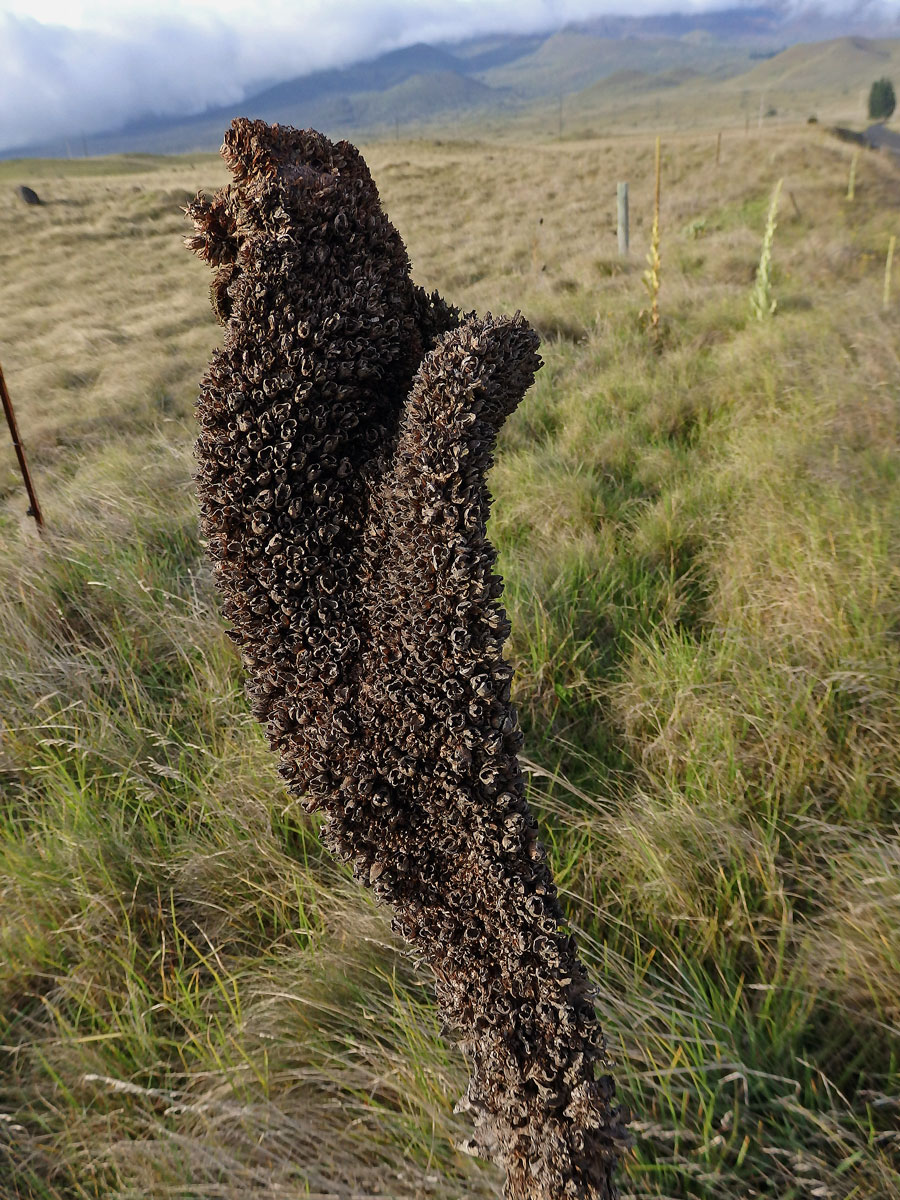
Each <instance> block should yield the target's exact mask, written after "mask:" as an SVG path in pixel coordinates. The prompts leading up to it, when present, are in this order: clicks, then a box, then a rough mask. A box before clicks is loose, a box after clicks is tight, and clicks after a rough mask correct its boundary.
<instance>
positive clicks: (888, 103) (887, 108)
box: [869, 79, 897, 121]
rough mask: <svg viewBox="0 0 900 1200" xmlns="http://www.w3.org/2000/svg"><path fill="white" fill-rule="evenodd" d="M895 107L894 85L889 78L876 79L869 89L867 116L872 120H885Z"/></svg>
mask: <svg viewBox="0 0 900 1200" xmlns="http://www.w3.org/2000/svg"><path fill="white" fill-rule="evenodd" d="M896 107H897V97H896V96H895V94H894V85H893V84H892V83H891V81H890V80H889V79H876V80H875V82H874V83H873V84H872V87H871V89H870V91H869V116H870V118H871V119H872V120H873V121H886V120H887V118H888V117H889V116H890V115H891V113H892V112H893V111H894V109H895V108H896Z"/></svg>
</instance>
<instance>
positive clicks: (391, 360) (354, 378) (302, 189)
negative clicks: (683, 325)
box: [188, 120, 625, 1200]
mask: <svg viewBox="0 0 900 1200" xmlns="http://www.w3.org/2000/svg"><path fill="white" fill-rule="evenodd" d="M223 155H224V157H225V160H226V162H227V164H228V166H229V167H230V169H231V171H232V173H233V175H234V182H233V183H232V184H231V185H230V186H228V187H226V188H224V189H223V190H222V191H221V192H219V193H218V194H217V195H216V196H215V197H214V198H213V199H211V200H209V199H206V198H204V197H198V198H197V200H196V201H195V202H194V203H193V204H192V205H191V206H190V208H189V213H190V215H191V217H192V218H193V220H194V223H195V226H196V229H197V233H196V235H195V236H193V237H192V238H189V239H188V244H189V246H190V247H191V248H192V249H193V250H195V251H196V252H197V253H198V254H199V255H200V256H201V257H202V258H204V259H205V260H206V261H207V262H209V263H210V264H211V265H212V266H214V267H216V268H218V270H217V274H216V276H215V280H214V282H213V286H212V295H213V306H214V309H215V311H216V313H217V314H218V316H219V318H220V320H221V321H222V322H223V323H224V324H225V337H224V346H223V348H222V349H221V350H218V351H216V352H215V354H214V355H213V359H212V362H211V364H210V367H209V370H208V372H207V374H206V376H205V378H204V380H203V384H202V392H201V396H200V401H199V405H198V417H199V421H200V437H199V440H198V443H197V456H198V461H199V468H198V482H199V494H200V505H201V519H202V526H203V532H204V535H205V537H206V539H207V540H208V547H209V553H210V556H211V558H212V560H213V564H214V567H215V572H216V577H217V582H218V585H219V587H220V589H221V591H222V593H223V596H224V609H225V613H226V615H227V616H228V618H229V619H230V621H231V622H232V625H233V628H232V630H231V631H230V635H231V637H232V638H233V639H234V641H235V642H236V643H237V645H238V646H239V647H240V650H241V654H242V657H243V661H244V665H245V667H246V670H247V675H248V682H247V690H248V693H249V696H250V698H251V701H252V706H253V711H254V713H255V715H256V717H257V718H258V719H259V720H260V721H261V722H262V723H263V724H264V725H265V728H266V732H267V734H268V738H269V742H270V744H271V746H272V747H273V749H275V750H276V751H277V752H278V753H279V755H280V757H281V768H280V769H281V772H282V774H283V776H284V778H285V779H286V781H287V784H288V787H289V788H290V790H291V792H292V793H293V794H294V795H296V796H297V797H300V798H302V799H303V801H304V803H305V805H306V807H307V808H308V809H309V810H310V811H313V810H315V811H318V812H319V813H321V814H322V816H323V818H324V821H323V826H322V836H323V839H324V840H325V842H326V844H327V845H328V846H329V847H330V848H331V849H332V850H333V851H334V852H335V854H337V855H338V856H339V857H340V858H342V859H344V860H346V861H347V862H349V863H351V864H352V868H353V872H354V875H355V876H356V878H357V879H358V880H359V881H360V882H361V883H362V884H364V885H365V886H368V887H371V888H372V889H373V890H374V892H375V895H376V897H377V898H378V899H379V900H381V901H384V902H387V903H390V904H391V905H392V906H393V909H394V917H393V924H394V928H395V929H396V930H397V931H398V932H400V933H401V934H402V935H403V936H404V937H405V938H407V939H408V940H409V942H410V943H412V945H413V946H414V947H415V949H416V950H417V952H418V953H420V954H421V955H422V956H423V957H424V958H425V960H426V961H427V962H428V963H429V965H430V966H431V969H432V971H433V972H434V978H435V989H436V993H437V998H438V1003H439V1006H440V1010H441V1012H442V1014H443V1016H444V1019H445V1021H446V1023H447V1026H448V1027H449V1029H451V1030H452V1031H453V1033H454V1036H455V1038H456V1039H457V1041H458V1042H459V1043H460V1045H461V1046H462V1047H463V1049H464V1051H465V1053H466V1055H467V1057H468V1060H469V1063H470V1066H471V1079H470V1083H469V1086H468V1089H467V1092H466V1095H465V1097H464V1098H463V1100H462V1101H461V1106H462V1107H463V1108H466V1109H469V1110H471V1112H472V1114H473V1118H474V1125H475V1129H474V1137H473V1139H472V1142H471V1145H470V1148H471V1149H472V1150H473V1151H474V1152H477V1153H479V1154H481V1155H483V1156H485V1157H490V1158H493V1159H494V1160H495V1161H496V1162H497V1163H499V1164H501V1165H502V1166H503V1167H504V1168H505V1169H506V1172H507V1183H506V1195H507V1197H509V1198H510V1200H562V1198H563V1197H584V1198H585V1200H588V1198H590V1200H594V1198H596V1200H609V1198H611V1197H613V1196H614V1195H615V1186H614V1183H613V1171H614V1167H615V1163H616V1160H617V1158H618V1156H619V1154H620V1151H621V1146H622V1143H623V1140H624V1137H625V1134H624V1129H623V1126H622V1118H621V1114H620V1113H619V1110H618V1109H617V1108H616V1107H615V1106H614V1102H613V1082H612V1079H611V1078H610V1077H609V1075H606V1074H602V1073H601V1074H600V1076H599V1078H596V1077H595V1076H596V1075H597V1069H598V1068H599V1070H600V1071H601V1072H602V1071H603V1070H604V1069H605V1068H606V1066H607V1065H608V1064H607V1061H606V1055H605V1049H604V1044H603V1037H602V1033H601V1030H600V1026H599V1024H598V1022H597V1019H596V1016H595V1013H594V1008H593V1003H592V1000H591V992H590V988H589V986H588V981H587V977H586V973H585V971H584V968H583V967H582V965H581V963H580V962H579V960H578V958H577V957H576V952H575V945H574V941H573V939H572V937H571V935H570V933H569V932H568V931H567V929H566V927H565V923H564V919H563V915H562V911H561V909H560V905H559V901H558V898H557V892H556V888H555V886H554V883H553V880H552V877H551V874H550V871H549V868H548V864H547V857H546V854H545V852H544V849H543V848H542V846H541V845H540V844H539V842H538V841H537V839H536V824H535V821H534V818H533V817H532V815H531V813H530V812H529V809H528V806H527V804H526V801H525V796H524V784H523V777H522V773H521V771H520V769H519V765H518V761H517V758H516V752H517V749H518V747H519V745H520V742H521V734H520V733H519V730H518V726H517V722H516V717H515V712H514V710H513V708H512V706H511V704H510V678H511V675H512V671H511V668H510V667H509V666H508V665H507V664H506V662H505V661H504V659H503V655H502V649H503V644H504V641H505V638H506V636H507V633H508V629H509V626H508V622H507V619H506V615H505V613H504V611H503V609H502V608H501V607H500V605H499V603H498V597H499V595H500V592H501V590H502V583H501V580H500V578H499V577H498V576H497V575H495V574H494V573H493V570H492V567H493V563H494V560H495V551H494V549H493V547H492V546H491V544H490V543H489V542H488V540H487V537H486V532H485V524H486V521H487V516H488V509H489V505H490V496H489V494H488V491H487V486H486V481H485V479H486V472H487V470H488V468H489V467H490V465H491V462H492V461H493V459H492V455H493V449H494V445H495V442H496V438H497V435H498V432H499V430H500V427H501V426H502V424H503V422H504V420H505V419H506V417H507V416H508V415H509V413H511V412H512V411H513V409H514V408H515V407H516V405H517V404H518V403H519V401H520V400H521V398H522V396H523V394H524V392H525V390H526V389H527V388H528V386H529V385H530V383H531V381H532V378H533V375H534V371H535V370H536V369H537V367H538V366H539V365H540V360H539V358H538V356H537V354H536V346H537V338H536V336H535V334H534V333H533V332H532V330H531V329H530V328H529V327H528V325H527V324H526V323H525V322H524V321H523V320H522V318H521V317H519V316H516V317H513V318H499V319H495V318H493V317H491V316H490V315H488V316H486V317H484V318H478V317H476V316H475V315H474V314H471V315H469V316H467V317H466V318H464V319H463V320H461V321H460V319H459V317H458V314H457V312H456V310H455V309H453V308H451V307H449V306H448V305H446V304H445V303H444V302H443V301H442V300H441V299H440V298H439V297H438V296H437V295H433V296H431V297H429V296H426V295H425V293H424V292H423V291H422V290H421V289H420V288H417V287H415V286H413V284H412V282H411V281H410V278H409V261H408V259H407V256H406V251H405V248H404V246H403V243H402V241H401V240H400V237H399V235H398V234H397V232H396V230H395V229H394V228H393V226H392V225H391V224H390V223H389V221H388V220H387V218H386V216H385V215H384V213H383V211H382V209H381V205H380V202H379V198H378V193H377V191H376V188H375V185H374V183H373V182H372V179H371V176H370V175H369V172H368V169H367V167H366V165H365V163H364V162H363V160H362V158H361V156H360V155H359V153H358V152H357V151H356V150H355V149H354V148H353V147H352V146H350V145H349V144H347V143H346V142H341V143H338V144H337V145H333V144H332V143H331V142H329V141H328V140H327V139H326V138H324V137H322V136H321V135H319V134H316V133H314V132H310V131H305V132H301V131H297V130H294V129H291V128H289V127H278V126H272V127H269V126H267V125H265V124H264V123H263V122H250V121H247V120H238V121H235V122H234V123H233V125H232V127H231V128H230V130H229V131H228V132H227V134H226V137H225V145H224V147H223Z"/></svg>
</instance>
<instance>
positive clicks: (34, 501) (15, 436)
mask: <svg viewBox="0 0 900 1200" xmlns="http://www.w3.org/2000/svg"><path fill="white" fill-rule="evenodd" d="M0 396H2V398H3V411H4V413H6V423H7V425H8V426H9V432H10V436H11V437H12V444H13V447H14V449H15V452H16V458H17V459H18V460H19V469H20V470H21V472H22V478H23V479H24V480H25V490H26V491H27V492H28V500H29V503H30V504H31V507H30V508H29V510H28V515H29V517H34V519H35V522H36V523H37V527H38V529H43V528H44V517H43V514H42V513H41V506H40V504H38V498H37V495H36V493H35V490H34V483H33V481H32V478H31V472H30V471H29V469H28V460H27V459H26V457H25V447H24V446H23V445H22V442H21V440H20V438H19V426H18V424H17V423H16V414H15V412H14V411H13V406H12V400H10V398H9V392H8V391H7V390H6V380H5V379H4V378H3V368H2V367H0Z"/></svg>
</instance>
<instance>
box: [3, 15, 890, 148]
mask: <svg viewBox="0 0 900 1200" xmlns="http://www.w3.org/2000/svg"><path fill="white" fill-rule="evenodd" d="M725 6H726V4H725V3H723V0H708V2H704V0H699V2H695V3H685V2H684V0H681V2H680V3H678V2H675V3H673V2H671V0H668V2H667V0H618V2H616V0H388V2H386V3H381V2H378V3H373V2H372V0H343V2H342V3H341V4H339V5H338V4H335V3H334V2H333V0H306V2H305V3H302V4H300V3H298V2H297V0H270V2H269V3H268V4H266V5H263V4H257V5H255V6H253V9H252V11H251V10H250V9H249V6H248V5H246V4H242V3H238V2H237V0H231V2H229V0H225V2H224V3H217V4H216V5H215V7H213V5H212V3H211V0H187V2H186V3H183V4H180V5H176V4H175V3H173V2H172V0H169V6H168V7H167V6H166V4H165V3H163V5H162V6H160V4H159V3H157V4H155V5H154V6H153V7H152V9H150V8H148V9H147V10H145V11H143V12H142V11H141V9H140V7H134V6H132V7H124V10H123V7H122V6H117V7H113V8H103V7H102V3H101V4H99V5H98V6H97V7H96V8H94V9H92V8H91V7H90V5H87V6H85V5H82V11H81V16H80V20H79V23H78V24H77V25H76V24H62V23H53V22H52V21H51V20H48V19H47V18H46V13H47V12H48V11H49V6H48V5H46V4H45V5H44V7H43V9H41V8H37V9H35V8H34V7H31V11H37V12H44V14H45V16H44V19H39V18H38V17H36V16H31V15H27V13H25V12H16V11H10V10H7V11H5V12H4V11H0V150H10V149H13V148H15V147H17V146H25V145H28V144H33V143H38V142H42V141H46V140H49V139H51V138H63V137H65V138H71V139H74V140H76V141H78V140H80V138H81V137H82V136H83V135H89V134H91V133H94V132H99V131H105V130H115V129H120V128H122V127H123V126H124V125H126V124H128V123H129V122H132V121H135V120H138V119H140V118H142V117H150V116H173V115H189V114H194V113H199V112H202V111H203V110H204V109H207V108H210V107H214V106H217V105H224V104H234V103H237V102H239V101H240V100H242V99H243V98H244V97H245V96H247V95H250V94H252V93H253V92H254V91H256V90H258V89H259V88H261V87H264V86H266V85H267V84H270V83H276V82H279V81H281V80H285V79H290V78H293V77H294V76H297V75H304V74H308V73H310V72H312V71H316V70H319V69H322V68H325V67H336V66H346V65H348V64H349V63H352V62H356V61H360V60H362V59H366V58H373V57H375V56H377V55H378V54H382V53H384V52H385V51H388V50H393V49H397V48H399V47H402V46H408V45H411V44H413V43H415V42H418V41H427V42H438V41H453V40H459V39H462V38H465V37H468V36H474V35H479V34H490V33H533V32H539V31H543V30H548V29H553V28H558V27H560V26H562V25H564V24H566V23H567V22H570V21H577V20H583V19H586V18H589V17H596V16H599V15H602V14H604V13H621V12H622V11H623V10H627V12H628V15H630V16H634V15H640V14H648V13H652V12H664V11H671V10H672V9H674V8H678V9H680V10H681V11H699V10H702V9H709V8H722V7H725ZM837 6H838V7H840V5H837ZM822 7H825V8H828V9H832V8H833V7H835V5H833V4H832V3H826V4H825V5H823V6H822ZM875 7H877V6H875ZM867 8H869V9H870V10H871V11H874V9H873V8H872V6H867Z"/></svg>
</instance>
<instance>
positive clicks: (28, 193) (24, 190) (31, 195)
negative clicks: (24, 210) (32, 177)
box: [16, 183, 44, 204]
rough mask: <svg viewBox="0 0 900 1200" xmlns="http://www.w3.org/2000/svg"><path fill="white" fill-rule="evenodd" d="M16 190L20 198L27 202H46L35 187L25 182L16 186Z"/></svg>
mask: <svg viewBox="0 0 900 1200" xmlns="http://www.w3.org/2000/svg"><path fill="white" fill-rule="evenodd" d="M16 192H17V193H18V196H19V199H20V200H24V202H25V203H26V204H43V203H44V202H43V200H42V199H41V198H40V196H39V195H38V194H37V192H36V191H34V189H33V188H30V187H26V186H25V184H24V183H23V184H20V185H19V187H17V188H16Z"/></svg>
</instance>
